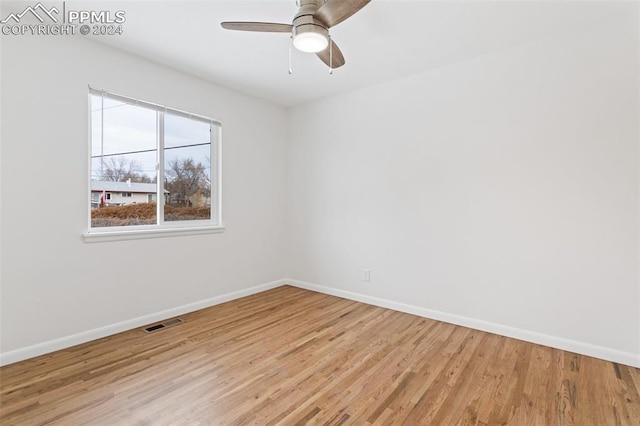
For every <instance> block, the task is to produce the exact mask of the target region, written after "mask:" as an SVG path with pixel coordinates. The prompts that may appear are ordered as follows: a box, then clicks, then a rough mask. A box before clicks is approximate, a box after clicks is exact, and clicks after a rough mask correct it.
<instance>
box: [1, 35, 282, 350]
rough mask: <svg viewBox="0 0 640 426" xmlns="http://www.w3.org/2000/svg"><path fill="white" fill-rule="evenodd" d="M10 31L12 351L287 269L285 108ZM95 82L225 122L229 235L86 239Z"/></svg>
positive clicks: (5, 334)
mask: <svg viewBox="0 0 640 426" xmlns="http://www.w3.org/2000/svg"><path fill="white" fill-rule="evenodd" d="M2 39H3V40H2V43H3V44H2V52H1V60H2V64H3V66H2V76H1V78H2V80H1V83H2V86H1V89H2V117H1V119H2V122H1V127H2V129H1V136H2V165H1V173H2V188H1V192H2V224H1V226H2V228H1V235H2V236H1V244H2V259H1V262H2V271H1V279H2V302H1V303H2V305H1V322H2V329H1V351H2V352H3V353H4V354H7V353H12V351H14V352H15V351H16V350H18V351H20V350H23V349H25V348H29V347H31V346H32V345H38V344H44V343H46V342H50V341H52V340H55V339H60V338H66V337H68V336H72V335H74V334H76V333H82V332H86V331H89V330H94V329H97V328H100V327H109V326H111V325H113V324H117V323H120V322H122V321H128V320H132V319H135V318H139V317H141V316H145V315H151V314H155V313H157V312H161V311H164V310H168V309H172V308H175V307H179V306H182V305H185V304H189V303H193V302H200V301H203V300H207V299H209V298H212V297H216V296H220V295H225V294H228V293H232V292H237V291H242V290H246V289H248V288H250V287H252V286H256V285H260V284H263V283H267V282H271V281H273V280H278V279H280V278H282V277H283V276H284V272H285V268H284V256H283V244H282V234H283V232H284V230H283V227H284V221H283V219H282V218H283V204H284V201H285V192H284V191H285V181H284V179H285V163H284V160H285V155H284V151H283V150H284V148H285V138H286V113H285V111H284V110H283V109H281V108H279V107H275V106H272V105H270V104H268V103H266V102H263V101H258V100H255V99H252V98H249V97H246V96H243V95H240V94H237V93H235V92H233V91H231V90H228V89H224V88H221V87H218V86H215V85H212V84H209V83H206V82H204V81H202V80H199V79H196V78H194V77H190V76H187V75H185V74H183V73H179V72H177V71H173V70H171V69H168V68H165V67H162V66H159V65H156V64H153V63H150V62H147V61H144V60H142V59H139V58H137V57H135V56H132V55H129V54H126V53H123V52H120V51H117V50H113V49H111V48H109V47H106V46H103V45H101V44H97V43H93V42H90V41H86V40H84V39H81V38H80V37H67V36H62V37H28V36H18V37H16V36H14V37H7V36H3V37H2ZM210 53H211V54H215V52H214V51H211V52H210ZM89 84H91V85H92V86H94V87H96V88H102V89H105V90H109V91H112V92H115V93H120V94H124V95H127V96H130V97H134V98H138V99H143V100H146V101H150V102H155V103H158V104H162V105H167V106H171V107H174V108H178V109H182V110H187V111H191V112H194V113H198V114H202V115H206V116H210V117H213V118H216V119H219V120H221V121H222V123H223V198H224V200H223V215H224V220H225V224H226V226H227V230H226V232H225V233H222V234H208V235H198V236H181V237H171V238H158V239H146V240H135V241H119V242H102V243H95V244H86V243H84V242H83V238H82V233H83V232H84V231H86V224H87V215H88V191H89V188H88V181H87V158H88V142H87V135H88V129H87V126H88V124H87V117H88V111H87V94H88V88H87V86H88V85H89ZM47 189H50V190H47ZM61 193H64V194H65V196H64V197H63V198H61V197H60V194H61ZM96 271H102V272H100V273H97V272H96ZM92 336H94V335H89V336H85V337H92ZM80 340H82V339H80ZM65 342H66V343H68V342H73V339H72V340H71V341H69V340H66V341H64V342H62V343H65ZM52 347H55V345H53V346H51V345H49V346H47V345H45V349H46V348H49V349H51V348H52ZM39 348H40V347H39ZM40 349H42V348H40ZM40 349H38V348H36V350H35V352H34V351H33V350H32V351H26V352H24V353H21V354H22V355H33V354H35V353H37V352H38V350H40ZM22 355H20V354H19V356H18V355H16V356H12V357H11V359H16V358H20V357H22ZM7 361H10V360H7Z"/></svg>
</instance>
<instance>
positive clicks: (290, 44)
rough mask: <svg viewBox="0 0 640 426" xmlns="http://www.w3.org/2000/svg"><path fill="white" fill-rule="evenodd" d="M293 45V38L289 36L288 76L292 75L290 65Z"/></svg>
mask: <svg viewBox="0 0 640 426" xmlns="http://www.w3.org/2000/svg"><path fill="white" fill-rule="evenodd" d="M292 45H293V36H291V43H289V75H291V74H293V66H292V65H291V46H292Z"/></svg>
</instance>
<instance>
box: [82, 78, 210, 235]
mask: <svg viewBox="0 0 640 426" xmlns="http://www.w3.org/2000/svg"><path fill="white" fill-rule="evenodd" d="M90 104H91V197H90V203H91V206H90V211H91V224H90V227H91V229H104V230H108V229H114V228H115V229H117V228H119V227H127V229H131V227H144V228H154V227H180V226H187V225H219V223H220V217H219V216H220V214H219V213H220V201H219V173H218V172H219V163H218V161H219V148H220V127H221V126H220V123H218V122H216V121H214V120H210V119H207V118H203V117H199V116H194V115H192V114H189V113H185V112H182V111H176V110H171V109H168V108H165V107H160V106H157V105H153V104H150V103H146V102H141V101H136V100H133V99H128V98H125V97H121V96H118V95H113V94H109V93H106V92H98V91H94V90H91V92H90Z"/></svg>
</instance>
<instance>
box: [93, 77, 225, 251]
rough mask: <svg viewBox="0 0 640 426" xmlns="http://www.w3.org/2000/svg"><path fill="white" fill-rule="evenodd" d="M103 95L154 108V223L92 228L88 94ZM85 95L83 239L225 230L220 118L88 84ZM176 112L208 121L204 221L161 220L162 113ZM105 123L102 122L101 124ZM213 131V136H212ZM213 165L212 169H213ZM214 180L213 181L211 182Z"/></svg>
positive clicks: (162, 235)
mask: <svg viewBox="0 0 640 426" xmlns="http://www.w3.org/2000/svg"><path fill="white" fill-rule="evenodd" d="M92 95H97V96H103V97H108V98H110V99H114V100H117V101H120V102H124V103H128V104H131V105H136V106H140V107H144V108H149V109H152V110H154V111H156V114H157V115H156V117H157V129H156V135H157V139H158V140H157V141H156V147H157V150H158V153H157V164H156V176H157V182H158V184H157V189H156V199H157V203H156V205H157V209H158V210H157V212H156V215H157V223H156V224H154V225H133V226H113V227H103V228H92V227H91V172H92V158H91V157H92V152H91V150H92V140H91V138H92V125H93V123H92V121H91V120H92V111H91V96H92ZM87 98H88V106H89V108H88V112H89V121H88V123H89V131H88V141H89V143H88V145H89V153H88V165H89V167H88V169H89V170H88V174H87V177H88V189H87V194H88V196H87V197H88V199H87V202H85V207H88V208H87V231H86V232H85V233H84V234H83V237H84V240H85V242H98V241H114V240H129V239H141V238H157V237H164V236H172V235H191V234H205V233H219V232H224V230H225V227H224V225H223V222H222V123H221V122H220V121H219V120H215V119H212V118H209V117H205V116H202V115H197V114H192V113H189V112H186V111H181V110H177V109H174V108H169V107H166V106H162V105H158V104H154V103H150V102H145V101H141V100H138V99H133V98H130V97H126V96H122V95H118V94H114V93H112V92H107V91H104V90H98V89H94V88H92V87H91V86H89V94H88V96H87ZM167 113H168V114H171V115H177V116H180V117H185V118H189V119H192V120H197V121H202V122H205V123H208V124H209V130H210V135H211V137H210V141H211V169H212V170H211V171H210V172H211V181H212V185H211V200H212V203H214V202H215V204H214V205H212V206H211V218H210V219H206V220H189V221H167V222H165V221H164V202H161V201H162V200H164V198H165V195H164V137H165V135H164V116H165V114H167ZM103 125H104V123H103ZM214 132H216V133H217V134H216V137H214ZM214 166H215V169H214ZM214 180H215V182H214Z"/></svg>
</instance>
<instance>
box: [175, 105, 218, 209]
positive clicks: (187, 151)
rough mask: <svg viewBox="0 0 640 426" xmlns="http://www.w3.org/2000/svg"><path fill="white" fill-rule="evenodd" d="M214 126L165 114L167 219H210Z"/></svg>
mask: <svg viewBox="0 0 640 426" xmlns="http://www.w3.org/2000/svg"><path fill="white" fill-rule="evenodd" d="M210 129H211V126H210V124H209V123H205V122H203V121H198V120H192V119H189V118H185V117H180V116H176V115H172V114H169V113H166V114H165V116H164V146H165V148H164V186H165V198H166V200H167V202H166V204H165V207H164V220H165V221H185V220H209V219H211V200H212V197H211V131H210Z"/></svg>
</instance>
